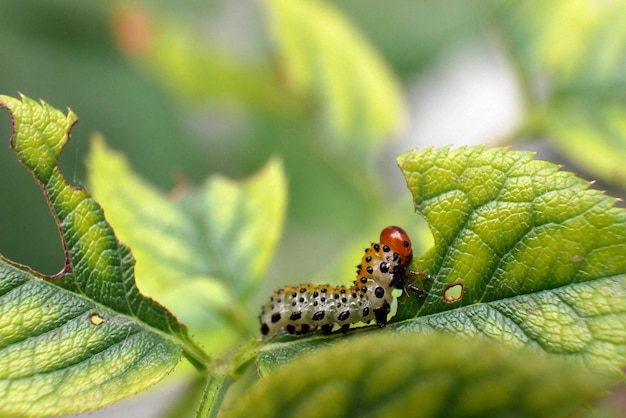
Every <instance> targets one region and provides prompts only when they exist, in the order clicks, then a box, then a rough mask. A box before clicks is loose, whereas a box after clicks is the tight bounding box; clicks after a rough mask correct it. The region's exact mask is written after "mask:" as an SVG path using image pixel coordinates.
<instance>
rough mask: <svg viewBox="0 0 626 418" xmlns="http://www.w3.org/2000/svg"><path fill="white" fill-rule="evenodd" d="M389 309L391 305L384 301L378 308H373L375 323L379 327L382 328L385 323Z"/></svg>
mask: <svg viewBox="0 0 626 418" xmlns="http://www.w3.org/2000/svg"><path fill="white" fill-rule="evenodd" d="M389 311H391V306H389V304H388V303H387V302H385V303H384V305H383V306H381V307H380V308H376V309H374V317H375V318H376V323H377V324H378V326H379V327H381V328H383V327H384V326H385V325H387V315H388V314H389Z"/></svg>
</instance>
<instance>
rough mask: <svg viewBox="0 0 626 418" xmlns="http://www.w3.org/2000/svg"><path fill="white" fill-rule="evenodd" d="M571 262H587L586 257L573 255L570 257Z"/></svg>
mask: <svg viewBox="0 0 626 418" xmlns="http://www.w3.org/2000/svg"><path fill="white" fill-rule="evenodd" d="M569 261H571V262H572V263H581V262H583V261H585V257H583V256H582V255H578V254H576V255H573V256H571V257H570V259H569Z"/></svg>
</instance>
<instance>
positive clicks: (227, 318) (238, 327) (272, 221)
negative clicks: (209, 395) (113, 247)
mask: <svg viewBox="0 0 626 418" xmlns="http://www.w3.org/2000/svg"><path fill="white" fill-rule="evenodd" d="M88 174H89V180H90V188H91V189H92V190H93V193H94V196H95V197H96V198H97V199H98V201H99V202H101V203H102V205H103V206H104V208H106V211H107V217H108V219H109V220H110V222H111V224H112V225H114V226H115V228H116V230H117V231H118V234H119V236H120V238H121V239H122V240H123V241H124V242H127V243H128V244H129V245H130V246H131V247H132V248H133V252H134V254H135V257H136V258H137V268H136V271H137V282H138V283H139V286H140V287H141V289H142V290H143V291H144V292H146V293H147V294H149V295H151V296H153V297H156V298H157V299H158V300H160V301H162V302H163V303H165V304H166V305H167V306H168V308H169V309H171V310H172V311H173V312H174V313H175V314H176V315H177V317H179V318H181V320H183V321H184V322H185V323H186V324H187V325H188V326H189V327H190V328H191V329H192V330H193V331H194V334H195V335H197V336H199V337H200V338H201V340H202V342H203V343H204V345H205V346H206V347H207V348H208V349H210V350H212V351H221V350H224V349H226V348H229V347H232V346H233V344H235V343H237V342H241V340H242V338H247V337H248V336H249V335H250V334H251V333H254V332H256V323H252V321H250V318H251V315H248V312H247V311H246V310H245V309H242V307H243V306H247V304H248V301H249V298H250V297H251V296H252V295H253V294H254V292H255V291H256V290H257V287H258V285H259V284H260V281H261V279H262V277H263V275H264V274H265V271H266V269H267V267H268V265H269V262H270V260H271V257H272V256H273V254H274V249H275V248H276V245H277V243H278V239H279V237H280V234H281V231H282V226H283V220H284V216H285V206H286V195H287V191H286V180H285V177H284V174H283V170H282V165H281V164H280V163H279V162H278V161H277V160H271V161H270V162H268V163H267V165H266V166H265V167H263V168H262V169H261V170H260V171H259V172H258V173H257V174H256V175H254V176H252V177H251V178H249V179H247V180H246V181H242V182H236V181H232V180H228V179H225V178H223V177H217V176H216V177H213V178H211V179H209V180H208V181H207V182H206V183H205V184H204V185H203V186H202V187H201V188H200V189H199V190H191V191H190V190H184V191H182V193H180V192H179V193H178V196H177V199H171V198H168V197H167V196H165V195H163V194H162V193H161V192H159V191H157V190H155V189H154V188H153V187H152V186H151V185H150V184H148V183H147V182H145V181H144V180H142V179H141V178H139V177H138V176H137V175H136V174H135V173H133V172H132V171H131V169H130V168H129V166H128V163H127V162H126V161H125V159H124V158H123V157H122V156H121V155H120V154H118V153H115V152H113V151H111V150H109V149H108V148H107V147H106V146H105V144H104V142H103V141H102V139H96V140H95V141H93V145H92V149H91V153H90V155H89V158H88ZM198 334H199V335H198Z"/></svg>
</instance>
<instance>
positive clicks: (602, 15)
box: [483, 0, 626, 187]
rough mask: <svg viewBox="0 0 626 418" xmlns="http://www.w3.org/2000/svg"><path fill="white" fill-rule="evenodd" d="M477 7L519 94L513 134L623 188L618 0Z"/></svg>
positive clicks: (625, 151)
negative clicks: (522, 108)
mask: <svg viewBox="0 0 626 418" xmlns="http://www.w3.org/2000/svg"><path fill="white" fill-rule="evenodd" d="M483 3H485V5H486V8H485V9H486V10H488V11H489V12H490V19H489V21H490V23H491V25H492V27H493V28H494V29H495V32H496V34H498V35H499V36H500V41H501V42H502V43H503V44H504V46H505V51H506V52H508V53H509V55H510V57H511V58H512V61H513V64H514V69H515V70H516V72H517V74H518V75H519V79H520V81H521V85H522V93H523V94H525V95H526V99H527V108H528V115H527V118H526V119H527V120H526V121H525V122H524V126H523V127H522V129H521V133H522V134H526V135H528V136H529V137H531V138H536V137H537V136H538V135H540V136H543V137H546V138H547V139H548V140H549V141H551V142H552V143H553V145H554V146H555V147H556V148H557V149H558V150H559V152H561V153H562V154H563V155H565V156H567V157H568V158H569V159H570V160H571V161H573V162H575V163H576V164H577V165H578V166H580V167H583V168H584V169H585V170H587V171H588V172H590V173H592V174H593V176H594V177H595V178H598V179H602V180H604V181H606V182H610V183H612V184H616V185H619V186H621V187H625V186H626V172H625V170H624V168H623V161H624V160H625V159H626V145H625V144H626V127H625V126H624V122H623V120H624V117H625V115H626V96H625V95H624V93H623V92H624V89H625V87H626V72H624V64H625V63H626V48H625V45H626V26H624V25H623V17H624V15H625V14H626V2H624V1H609V2H586V1H568V0H555V1H551V2H549V4H546V2H543V1H541V0H530V1H525V2H516V1H501V0H486V1H484V2H483ZM538 75H539V77H540V78H539V77H537V76H538ZM590 150H592V151H593V152H590Z"/></svg>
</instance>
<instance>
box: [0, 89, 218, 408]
mask: <svg viewBox="0 0 626 418" xmlns="http://www.w3.org/2000/svg"><path fill="white" fill-rule="evenodd" d="M0 105H2V106H3V107H6V108H7V109H8V110H9V112H10V113H11V114H12V116H13V123H14V134H13V137H12V139H11V147H12V149H13V150H14V151H15V152H16V154H17V156H18V158H19V160H20V161H21V162H22V163H23V164H24V165H25V166H26V167H27V168H28V169H29V170H30V171H31V173H32V174H33V176H34V177H35V179H36V180H37V182H38V184H39V185H40V186H41V188H42V190H43V192H44V195H45V197H46V199H47V201H48V204H49V206H50V209H51V211H52V214H53V215H54V218H55V220H56V222H57V225H58V227H59V231H60V233H61V238H62V243H63V248H64V251H65V254H66V263H65V267H64V268H63V269H62V271H61V272H60V273H58V274H56V275H54V276H43V275H41V274H39V273H37V272H34V271H32V270H30V269H29V268H28V267H25V266H21V265H18V264H16V263H13V262H10V261H9V260H6V259H4V258H0V311H1V312H0V354H1V355H0V371H1V372H0V375H1V377H0V396H1V397H2V399H3V402H1V403H0V411H1V412H0V413H1V414H2V415H6V414H8V415H19V416H41V415H66V414H73V413H78V412H81V411H87V410H93V409H96V408H99V407H102V406H105V405H108V404H110V403H112V402H115V401H117V400H119V399H122V398H124V397H126V396H129V395H132V394H135V393H137V392H138V391H140V390H143V389H146V388H147V387H149V386H151V385H153V384H154V383H156V382H157V381H159V380H160V379H162V378H163V377H164V376H165V375H166V374H167V373H169V372H170V371H171V370H172V369H173V367H174V366H175V365H176V364H177V362H178V361H179V359H180V357H181V354H185V355H186V356H187V358H188V359H189V360H190V361H192V362H193V363H194V365H195V366H196V367H198V368H205V367H206V366H207V365H208V362H209V360H208V358H207V357H206V355H205V354H204V352H203V351H202V350H201V349H200V348H199V347H198V346H196V345H195V344H194V343H193V341H192V340H191V339H190V338H189V336H188V334H187V330H186V328H185V327H184V326H183V325H181V324H179V323H178V322H177V321H176V318H175V317H174V316H173V315H171V314H170V313H169V312H168V311H167V310H166V309H165V308H164V307H162V306H161V305H159V304H157V303H156V302H154V301H152V300H151V299H148V298H146V297H144V296H143V295H141V294H140V293H139V291H138V290H137V288H136V286H135V283H134V278H133V263H134V262H133V258H132V255H131V253H130V251H129V249H128V248H127V247H126V246H125V245H124V244H122V243H121V242H119V241H118V240H117V238H116V237H115V235H114V233H113V230H112V229H111V227H110V226H109V225H108V224H107V223H106V220H105V219H104V216H103V212H102V209H101V208H100V206H99V205H98V204H97V203H96V202H95V201H94V200H93V199H92V198H91V196H90V195H89V194H88V193H87V192H86V191H85V190H83V189H80V188H77V187H72V186H70V185H68V184H67V182H66V181H65V179H64V178H63V176H62V174H61V173H60V171H59V169H58V167H57V165H56V161H57V159H58V157H59V154H60V153H61V150H62V148H63V146H64V145H65V143H66V142H67V140H68V139H69V131H70V128H71V127H72V126H73V125H74V123H76V121H77V118H76V116H75V115H74V113H72V112H71V111H69V112H68V114H67V116H65V115H63V114H62V113H61V112H59V111H58V110H56V109H54V108H51V107H50V106H48V105H47V104H46V103H43V102H41V104H38V103H36V102H34V101H33V100H30V99H28V98H26V97H23V96H22V100H21V101H20V100H18V99H15V98H11V97H7V96H0Z"/></svg>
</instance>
